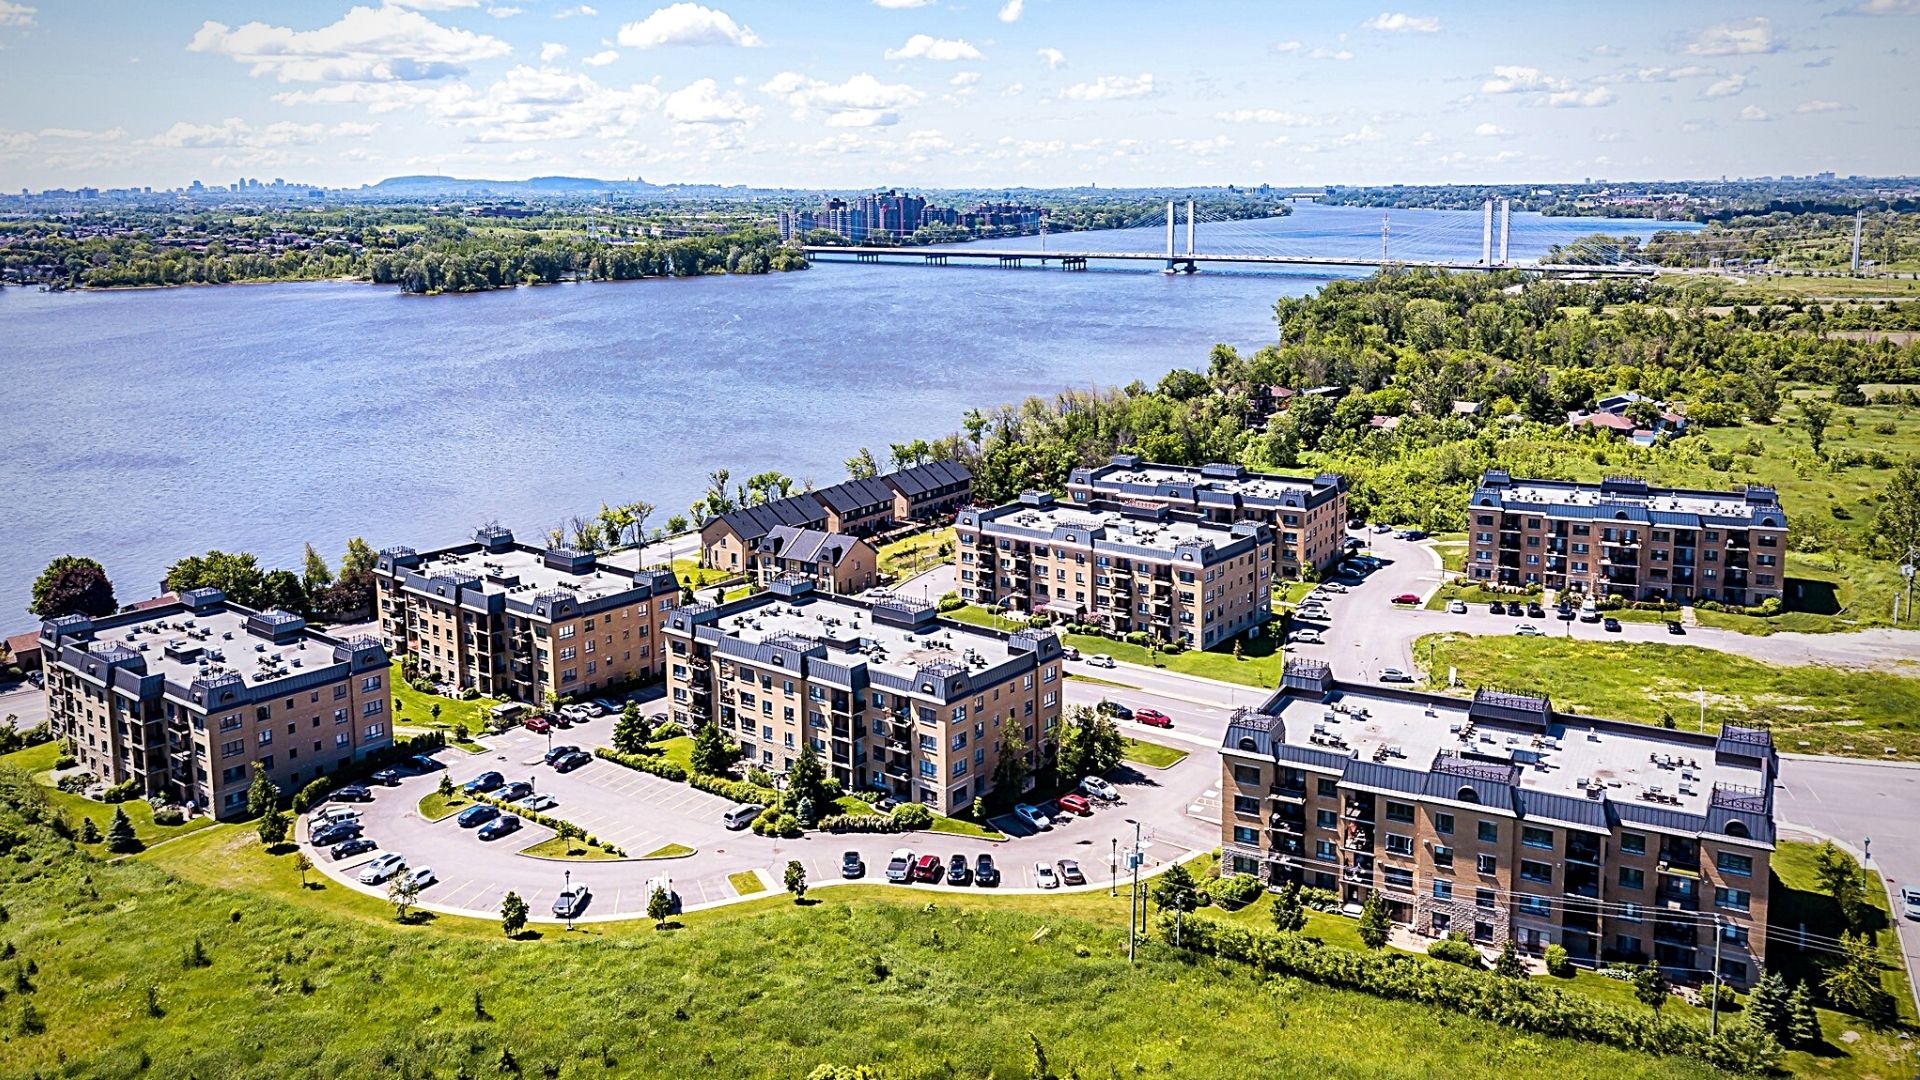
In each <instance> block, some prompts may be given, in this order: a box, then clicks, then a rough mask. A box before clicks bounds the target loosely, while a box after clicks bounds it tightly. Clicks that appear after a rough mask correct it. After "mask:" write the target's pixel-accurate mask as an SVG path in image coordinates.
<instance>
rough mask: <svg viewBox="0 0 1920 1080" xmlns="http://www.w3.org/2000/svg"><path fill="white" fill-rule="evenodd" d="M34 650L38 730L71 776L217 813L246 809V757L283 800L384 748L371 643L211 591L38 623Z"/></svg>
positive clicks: (388, 739)
mask: <svg viewBox="0 0 1920 1080" xmlns="http://www.w3.org/2000/svg"><path fill="white" fill-rule="evenodd" d="M40 648H41V654H42V657H43V659H44V663H45V668H46V695H47V714H48V719H49V724H50V726H51V727H52V729H53V733H54V735H55V736H56V737H58V738H61V739H64V740H66V742H67V744H68V745H69V746H71V747H72V748H73V753H74V756H75V757H77V758H78V759H79V760H80V765H81V767H82V768H84V769H86V770H87V771H88V772H91V773H93V774H94V775H96V776H98V777H100V778H101V779H102V780H104V781H106V782H107V783H109V784H119V783H123V782H125V781H128V780H132V781H134V782H135V784H136V785H137V786H138V788H139V791H140V793H141V794H142V795H143V796H160V797H164V798H167V799H171V800H173V801H176V802H179V803H181V804H183V805H188V806H194V807H197V808H200V809H202V810H206V811H210V812H212V813H213V814H215V815H216V816H219V817H222V818H228V817H235V816H238V815H243V814H245V813H246V809H247V787H248V785H250V784H251V783H252V782H253V768H252V767H253V765H254V764H255V763H256V762H257V763H258V764H259V765H260V766H261V767H262V768H264V769H265V770H266V771H267V775H268V776H270V777H272V778H273V781H274V782H275V783H276V784H279V785H280V788H281V790H282V791H292V790H296V789H298V788H300V787H301V786H303V785H305V784H306V783H308V782H310V781H312V780H314V779H316V778H318V777H319V776H321V775H324V774H326V773H330V772H334V771H337V770H338V769H339V768H340V767H341V766H343V765H345V764H347V763H348V762H351V761H354V760H356V759H358V758H360V757H362V756H364V755H365V754H367V753H368V752H369V751H373V750H378V749H381V748H383V747H386V746H388V745H391V743H392V741H393V733H392V709H391V707H390V704H389V703H390V700H391V699H390V693H391V689H390V688H389V686H388V685H387V683H388V677H387V674H388V663H387V652H386V650H385V649H384V648H382V647H381V645H380V643H379V642H377V641H375V640H373V639H372V638H370V637H352V638H336V637H332V636H330V635H327V634H323V633H320V632H318V631H315V630H310V629H308V628H307V624H306V621H305V620H304V619H302V618H300V617H299V616H298V615H292V614H289V613H287V612H284V611H254V610H252V609H250V608H244V607H241V606H240V605H238V604H233V603H229V602H228V601H227V599H226V596H225V595H224V594H223V593H221V592H220V590H218V589H192V590H189V591H187V592H185V593H183V594H181V596H180V597H179V598H178V599H177V600H175V601H173V602H171V603H167V604H163V605H160V606H157V607H148V608H145V609H142V610H137V611H128V612H123V613H121V614H118V615H108V616H103V617H101V618H88V617H87V616H84V615H63V616H61V617H60V618H57V619H49V620H47V622H46V623H44V624H43V625H42V626H41V629H40Z"/></svg>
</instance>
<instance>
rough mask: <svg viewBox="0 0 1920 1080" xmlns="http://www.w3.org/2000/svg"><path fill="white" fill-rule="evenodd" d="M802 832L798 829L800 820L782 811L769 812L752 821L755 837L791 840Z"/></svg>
mask: <svg viewBox="0 0 1920 1080" xmlns="http://www.w3.org/2000/svg"><path fill="white" fill-rule="evenodd" d="M803 831H804V830H802V829H801V828H800V819H799V818H797V817H794V816H793V815H792V814H789V813H786V812H785V811H782V810H769V811H768V812H766V813H764V814H761V815H760V816H759V817H757V818H754V819H753V832H754V835H755V836H782V837H786V838H788V839H792V838H794V837H796V836H799V835H800V834H801V833H802V832H803Z"/></svg>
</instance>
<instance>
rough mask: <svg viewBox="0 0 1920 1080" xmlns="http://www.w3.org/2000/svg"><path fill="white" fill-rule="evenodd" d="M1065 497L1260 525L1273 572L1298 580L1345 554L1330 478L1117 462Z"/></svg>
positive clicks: (1074, 476) (1342, 509) (1340, 501)
mask: <svg viewBox="0 0 1920 1080" xmlns="http://www.w3.org/2000/svg"><path fill="white" fill-rule="evenodd" d="M1067 494H1068V495H1069V496H1070V497H1071V498H1072V499H1073V501H1074V502H1075V503H1077V504H1080V505H1083V506H1084V505H1087V504H1089V503H1094V502H1117V503H1125V504H1129V505H1136V506H1168V507H1172V508H1174V509H1177V510H1186V511H1190V512H1193V513H1196V514H1199V515H1201V516H1202V517H1203V518H1204V519H1205V520H1207V521H1211V522H1214V523H1216V524H1222V525H1231V524H1233V523H1234V522H1236V521H1249V520H1250V521H1259V522H1264V523H1265V524H1266V525H1268V526H1269V527H1270V528H1272V530H1273V572H1274V573H1275V574H1278V575H1280V576H1281V577H1286V578H1297V577H1299V576H1300V575H1301V574H1302V573H1304V572H1305V571H1306V568H1307V567H1313V568H1315V569H1316V570H1325V569H1326V568H1327V567H1329V566H1332V565H1333V564H1334V563H1335V562H1337V561H1339V559H1340V557H1341V555H1342V554H1344V552H1345V547H1344V545H1345V543H1346V529H1347V482H1346V480H1345V479H1343V478H1341V477H1340V476H1337V475H1335V474H1333V473H1321V474H1319V475H1318V476H1311V477H1307V476H1283V475H1281V474H1279V473H1260V472H1249V471H1247V469H1246V468H1245V467H1244V466H1240V465H1222V464H1214V465H1202V466H1200V467H1199V468H1197V469H1194V468H1188V467H1186V466H1183V465H1154V464H1150V463H1143V462H1142V461H1141V460H1140V458H1139V457H1138V456H1137V455H1134V454H1119V455H1116V456H1115V457H1114V458H1113V460H1112V462H1111V463H1109V464H1106V465H1102V466H1100V467H1098V468H1092V469H1084V468H1083V469H1075V470H1073V471H1072V472H1071V473H1070V474H1068V477H1067Z"/></svg>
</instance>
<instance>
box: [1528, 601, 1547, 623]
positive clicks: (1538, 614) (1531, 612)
mask: <svg viewBox="0 0 1920 1080" xmlns="http://www.w3.org/2000/svg"><path fill="white" fill-rule="evenodd" d="M1546 617H1547V609H1546V608H1543V607H1541V606H1540V603H1539V601H1537V600H1532V601H1528V602H1527V618H1529V619H1544V618H1546Z"/></svg>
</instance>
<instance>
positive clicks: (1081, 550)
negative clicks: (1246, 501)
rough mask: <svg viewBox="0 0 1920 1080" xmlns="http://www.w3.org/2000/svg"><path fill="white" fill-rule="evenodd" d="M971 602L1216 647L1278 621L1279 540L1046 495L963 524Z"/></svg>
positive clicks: (1156, 512) (962, 587)
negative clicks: (1273, 608)
mask: <svg viewBox="0 0 1920 1080" xmlns="http://www.w3.org/2000/svg"><path fill="white" fill-rule="evenodd" d="M954 534H955V540H956V542H957V546H958V548H959V551H960V561H959V564H958V573H959V591H960V597H961V599H963V600H967V601H969V602H972V603H976V604H985V605H1004V606H1009V607H1014V608H1018V609H1020V610H1023V611H1030V612H1033V613H1035V614H1049V615H1054V616H1057V617H1060V618H1063V619H1067V620H1072V621H1091V622H1097V623H1099V624H1100V625H1101V626H1102V627H1103V628H1104V630H1105V631H1106V632H1107V633H1109V634H1112V635H1114V636H1122V635H1125V634H1127V633H1131V632H1134V631H1142V632H1145V633H1148V634H1151V635H1153V636H1155V637H1156V638H1158V639H1160V640H1164V641H1184V642H1186V643H1187V644H1188V645H1190V646H1193V647H1195V648H1202V649H1204V648H1211V647H1213V646H1215V645H1218V644H1220V643H1222V642H1224V641H1226V640H1228V639H1229V638H1232V637H1233V636H1234V635H1236V634H1240V633H1244V632H1245V631H1247V630H1250V629H1253V628H1254V627H1258V626H1261V625H1263V624H1264V623H1265V622H1266V621H1267V619H1268V618H1269V617H1270V614H1271V612H1270V607H1269V603H1268V592H1269V589H1270V587H1271V585H1272V578H1273V544H1272V530H1270V529H1269V528H1268V527H1267V526H1266V525H1263V524H1261V523H1259V522H1257V521H1239V522H1235V523H1234V524H1232V525H1216V524H1213V523H1212V522H1209V521H1206V520H1204V519H1202V518H1201V517H1199V516H1198V515H1194V514H1185V513H1180V512H1177V511H1174V510H1171V509H1168V508H1167V507H1164V506H1162V507H1158V508H1153V509H1148V508H1143V507H1137V506H1121V505H1119V504H1115V503H1091V504H1088V505H1086V506H1063V505H1061V504H1059V503H1057V502H1055V501H1054V498H1053V496H1052V495H1050V494H1047V493H1045V492H1035V491H1028V492H1023V493H1022V494H1021V496H1020V501H1018V502H1014V503H1008V504H1007V505H1005V506H998V507H993V508H990V509H966V510H962V511H961V512H960V513H959V514H958V515H957V516H956V517H955V519H954Z"/></svg>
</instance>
